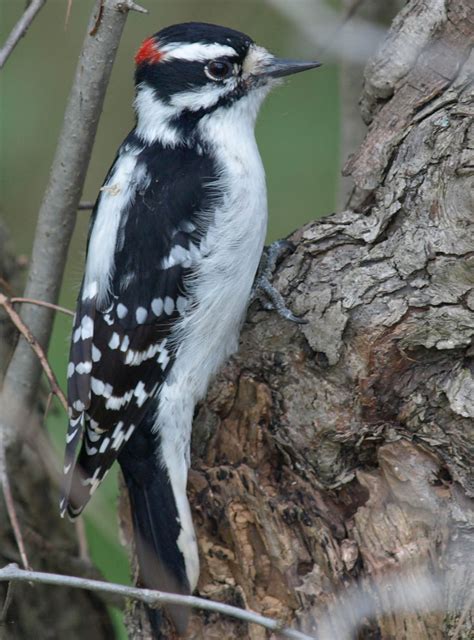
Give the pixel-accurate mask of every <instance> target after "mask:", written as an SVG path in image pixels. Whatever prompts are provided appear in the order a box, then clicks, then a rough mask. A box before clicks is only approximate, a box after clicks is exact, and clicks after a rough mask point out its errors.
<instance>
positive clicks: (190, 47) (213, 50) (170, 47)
mask: <svg viewBox="0 0 474 640" xmlns="http://www.w3.org/2000/svg"><path fill="white" fill-rule="evenodd" d="M160 53H161V54H163V59H164V60H167V59H170V58H173V59H175V60H190V61H191V62H200V61H203V60H211V59H213V58H221V57H222V56H236V55H237V51H236V50H235V49H234V48H233V47H231V46H228V45H225V44H218V43H217V42H216V43H213V44H211V43H204V42H193V43H190V44H181V43H179V42H171V43H170V44H165V45H164V46H163V47H161V46H160Z"/></svg>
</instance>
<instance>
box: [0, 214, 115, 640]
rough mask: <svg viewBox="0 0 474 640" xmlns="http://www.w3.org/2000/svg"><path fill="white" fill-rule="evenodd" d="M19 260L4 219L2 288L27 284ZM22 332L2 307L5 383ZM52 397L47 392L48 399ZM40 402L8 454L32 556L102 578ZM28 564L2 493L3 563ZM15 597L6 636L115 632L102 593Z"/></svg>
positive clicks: (41, 566)
mask: <svg viewBox="0 0 474 640" xmlns="http://www.w3.org/2000/svg"><path fill="white" fill-rule="evenodd" d="M20 280H21V272H20V266H19V264H18V261H17V260H16V259H15V258H14V255H13V253H12V251H11V250H10V249H9V247H8V236H7V232H6V230H5V228H4V227H3V225H2V223H1V220H0V282H1V284H2V287H1V288H2V290H5V289H6V290H7V292H10V293H12V294H16V293H17V292H18V291H19V290H20ZM16 339H17V333H16V331H15V330H14V329H13V327H12V324H11V322H10V320H9V319H8V318H7V317H6V315H5V313H4V312H3V311H2V309H1V308H0V383H1V381H2V375H3V372H4V369H5V367H6V363H7V361H8V358H9V355H10V353H11V351H12V350H13V347H14V344H15V341H16ZM44 400H45V397H43V401H44ZM43 401H40V402H39V403H38V405H37V408H36V411H33V412H32V413H31V418H30V422H29V424H28V427H27V428H23V429H21V430H20V431H19V433H18V438H17V440H16V441H15V444H11V446H10V447H9V450H8V457H7V462H8V466H7V473H8V474H9V477H10V485H11V488H12V493H13V498H14V503H15V510H16V513H17V516H18V520H19V524H20V528H21V531H22V534H23V538H24V542H25V547H26V552H27V554H28V561H29V562H30V564H31V565H32V566H33V567H34V568H35V569H37V570H43V571H51V572H61V573H66V574H67V573H69V574H73V575H81V576H84V577H85V576H87V577H91V578H97V577H99V574H98V572H97V570H96V569H94V567H93V566H92V565H91V564H90V562H88V561H87V560H85V559H81V558H80V557H79V549H78V544H77V538H76V533H75V529H74V528H73V527H72V526H71V524H70V523H69V522H67V521H65V520H61V519H60V517H59V514H58V488H57V481H58V479H57V478H55V477H54V475H52V472H51V470H52V469H54V468H55V466H56V465H55V462H54V459H53V460H51V458H50V457H49V455H50V454H49V451H50V449H49V443H48V441H47V440H46V437H45V436H44V433H43V429H42V425H41V412H40V404H42V403H43ZM10 562H16V563H17V564H19V565H21V559H20V555H19V552H18V547H17V545H16V542H15V539H14V536H13V532H12V528H11V524H10V520H9V516H8V513H7V511H6V508H5V502H4V499H3V497H2V496H1V493H0V566H4V565H6V564H8V563H10ZM10 596H11V600H10V602H9V604H6V603H7V602H8V599H7V585H6V584H5V583H1V584H0V638H1V639H2V640H29V639H30V638H31V639H33V638H34V639H35V640H56V639H57V638H61V637H64V638H71V639H74V640H75V639H76V638H77V639H79V638H88V640H89V639H90V640H104V638H112V637H113V633H114V632H113V629H112V626H111V623H110V620H109V617H108V613H107V609H106V607H105V604H104V602H103V601H102V600H101V599H100V598H99V597H98V596H97V595H95V594H92V593H89V592H87V591H78V590H75V589H65V588H59V587H49V586H43V585H28V584H15V585H13V586H12V587H11V591H10Z"/></svg>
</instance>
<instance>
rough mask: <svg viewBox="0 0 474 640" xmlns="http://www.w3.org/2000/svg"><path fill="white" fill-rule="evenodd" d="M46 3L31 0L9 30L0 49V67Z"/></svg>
mask: <svg viewBox="0 0 474 640" xmlns="http://www.w3.org/2000/svg"><path fill="white" fill-rule="evenodd" d="M45 4H46V0H31V2H30V4H29V5H28V7H27V8H26V9H25V12H24V14H23V15H22V16H21V18H20V19H19V20H18V22H17V23H16V25H15V26H14V27H13V29H12V30H11V32H10V35H9V36H8V38H7V39H6V41H5V44H4V45H3V47H2V48H1V49H0V69H2V68H3V66H4V64H5V62H6V61H7V60H8V58H9V57H10V54H11V53H12V51H13V49H14V48H15V47H16V45H17V44H18V42H19V41H20V40H21V38H22V37H23V36H24V35H25V33H26V31H27V29H28V27H29V26H30V25H31V23H32V22H33V20H34V19H35V17H36V14H37V13H38V11H39V10H40V9H41V8H42V7H43V6H44V5H45Z"/></svg>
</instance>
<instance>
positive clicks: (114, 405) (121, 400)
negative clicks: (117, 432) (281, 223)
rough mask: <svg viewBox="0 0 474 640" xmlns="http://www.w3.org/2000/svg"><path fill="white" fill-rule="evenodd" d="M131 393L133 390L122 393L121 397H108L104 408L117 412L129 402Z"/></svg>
mask: <svg viewBox="0 0 474 640" xmlns="http://www.w3.org/2000/svg"><path fill="white" fill-rule="evenodd" d="M133 391H134V390H133V389H131V390H130V391H127V392H126V393H124V394H123V396H110V398H107V401H106V403H105V408H106V409H112V410H114V411H118V410H119V409H121V408H122V407H123V406H125V405H127V404H128V403H129V402H130V400H131V399H132V396H133Z"/></svg>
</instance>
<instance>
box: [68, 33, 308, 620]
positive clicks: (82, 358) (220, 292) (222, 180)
mask: <svg viewBox="0 0 474 640" xmlns="http://www.w3.org/2000/svg"><path fill="white" fill-rule="evenodd" d="M135 61H136V72H135V83H136V98H135V110H136V125H135V127H134V129H133V130H132V131H131V133H130V134H129V135H128V136H127V138H126V139H125V141H124V142H123V144H122V145H121V147H120V148H119V150H118V153H117V156H116V158H115V161H114V163H113V165H112V167H111V169H110V171H109V173H108V175H107V177H106V179H105V182H104V185H103V186H102V188H101V190H100V193H99V196H98V198H97V202H96V204H95V207H94V211H93V214H92V219H91V225H90V232H89V238H88V245H87V257H86V265H85V274H84V279H83V282H82V287H81V290H80V294H79V299H78V303H77V311H76V316H75V321H74V327H73V333H72V339H71V351H70V362H69V365H68V371H67V375H68V401H69V428H68V432H67V436H66V453H65V465H64V474H65V480H64V495H63V498H62V501H61V511H62V513H63V514H64V513H65V512H67V513H68V514H69V516H70V517H72V518H75V517H76V516H78V515H79V514H80V513H81V511H82V510H83V509H84V507H85V505H86V504H87V502H88V501H89V499H90V497H91V495H92V493H93V492H94V491H95V490H96V489H97V487H98V485H99V484H100V482H101V480H102V479H103V478H104V476H105V474H106V473H107V471H108V470H109V468H110V466H111V465H112V464H113V462H114V461H115V460H116V459H117V460H118V461H119V463H120V466H121V468H122V471H123V474H124V477H125V481H126V484H127V487H128V491H129V495H130V503H131V509H132V514H133V523H134V532H135V539H136V550H137V555H138V559H139V564H140V579H141V583H142V584H143V585H145V586H147V587H150V588H157V589H163V590H166V591H173V592H179V593H190V592H192V591H193V590H194V588H195V587H196V584H197V580H198V575H199V558H198V550H197V545H196V538H195V534H194V528H193V523H192V520H191V513H190V508H189V504H188V500H187V497H186V482H187V475H188V468H189V463H190V437H191V426H192V419H193V411H194V407H195V404H196V402H197V401H199V400H200V399H201V398H203V397H204V395H205V393H206V390H207V387H208V385H209V381H210V379H211V378H212V376H213V375H214V374H215V373H216V371H217V370H218V369H219V367H220V366H221V365H222V363H223V362H224V361H225V360H226V359H227V358H228V357H229V355H230V354H231V353H233V352H234V351H235V350H236V349H237V345H238V338H239V331H240V327H241V325H242V322H243V319H244V315H245V312H246V309H247V305H248V301H249V297H250V293H251V289H252V283H253V281H254V278H255V274H256V271H257V267H258V264H259V260H260V257H261V254H262V249H263V244H264V239H265V233H266V227H267V197H266V187H265V175H264V170H263V166H262V162H261V159H260V155H259V153H258V149H257V145H256V142H255V137H254V125H255V119H256V116H257V113H258V110H259V108H260V105H261V104H262V102H263V100H264V98H265V96H266V95H267V94H268V92H269V91H270V89H271V88H272V87H273V86H274V85H275V84H276V83H277V82H278V79H279V78H280V77H283V76H286V75H289V74H293V73H298V72H300V71H304V70H306V69H311V68H313V67H316V66H318V63H316V62H302V61H294V60H283V59H278V58H275V57H274V56H273V55H272V54H270V53H269V52H268V51H267V50H266V49H264V48H263V47H261V46H258V45H256V44H255V43H254V42H253V41H252V40H251V38H249V37H248V36H246V35H244V34H243V33H239V32H238V31H234V30H232V29H227V28H225V27H220V26H215V25H210V24H201V23H188V24H179V25H174V26H171V27H167V28H165V29H163V30H162V31H160V32H159V33H157V34H155V35H154V36H152V37H150V38H148V39H147V40H145V41H144V42H143V44H142V46H141V47H140V49H139V51H138V53H137V54H136V57H135ZM79 443H81V449H80V452H79V455H78V457H77V460H76V450H77V447H78V445H79ZM170 613H171V616H172V617H173V619H174V621H175V624H176V625H177V627H178V628H179V629H181V630H182V629H183V628H184V626H185V621H184V620H183V619H182V618H181V617H180V615H179V611H177V610H173V609H172V608H171V607H170Z"/></svg>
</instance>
